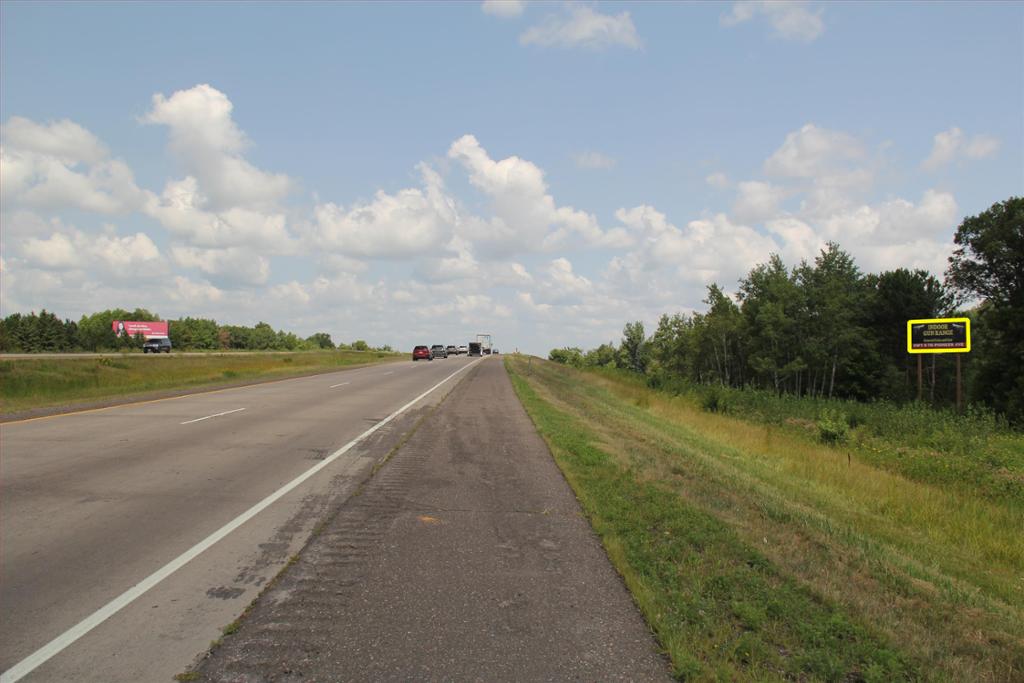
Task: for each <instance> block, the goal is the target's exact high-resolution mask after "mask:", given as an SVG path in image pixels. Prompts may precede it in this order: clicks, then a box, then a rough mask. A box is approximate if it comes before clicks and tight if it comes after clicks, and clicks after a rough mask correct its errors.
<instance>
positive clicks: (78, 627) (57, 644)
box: [0, 359, 483, 683]
mask: <svg viewBox="0 0 1024 683" xmlns="http://www.w3.org/2000/svg"><path fill="white" fill-rule="evenodd" d="M481 360H483V359H481ZM479 362H480V361H475V362H473V363H469V364H468V365H464V366H462V367H461V368H459V369H458V370H456V371H455V372H453V373H452V374H450V375H448V376H447V377H445V378H444V379H443V380H441V381H440V382H438V383H437V384H435V385H434V386H432V387H430V388H429V389H427V390H426V391H424V392H423V393H422V394H420V395H419V396H417V397H416V398H414V399H413V400H411V401H409V402H408V403H406V404H405V405H404V406H402V407H401V408H399V409H398V410H396V411H395V412H393V413H391V414H390V415H388V416H387V417H386V418H384V419H383V420H381V421H380V422H378V423H377V424H375V425H374V426H372V427H370V428H369V429H367V430H366V431H365V432H363V433H362V434H360V435H359V436H357V437H356V438H354V439H352V440H351V441H349V442H348V443H347V444H345V445H344V446H342V447H341V448H339V449H338V450H336V451H334V452H333V453H331V454H330V455H329V456H327V457H326V458H324V459H323V460H321V461H320V462H319V463H317V464H316V465H314V466H313V467H311V468H309V469H308V470H306V471H305V472H303V473H302V474H300V475H299V476H298V477H296V478H295V479H292V480H291V481H290V482H288V483H287V484H285V485H284V486H282V487H281V488H279V489H278V490H277V491H274V492H273V493H271V494H270V495H269V496H267V497H266V498H264V499H263V500H261V501H260V502H258V503H256V504H255V505H253V506H252V507H251V508H249V509H248V510H246V511H245V512H243V513H242V514H240V515H239V516H237V517H235V518H234V519H233V520H231V521H230V522H228V523H227V524H225V525H224V526H222V527H221V528H220V529H217V531H214V532H213V533H212V534H210V535H209V536H207V537H206V538H204V539H203V540H201V541H200V542H199V543H196V544H195V545H194V546H192V547H191V548H189V549H188V550H186V551H185V552H183V553H182V554H181V555H178V556H177V557H176V558H174V559H173V560H171V561H170V562H168V563H167V564H165V565H164V566H163V567H161V568H160V569H158V570H156V571H155V572H153V573H152V574H150V575H149V576H147V577H146V578H144V579H143V580H142V581H139V582H138V583H137V584H135V585H134V586H132V587H131V588H129V589H128V590H126V591H125V592H124V593H121V594H120V595H119V596H117V597H116V598H114V599H113V600H111V601H110V602H108V603H107V604H106V605H104V606H103V607H101V608H99V609H98V610H96V611H95V612H93V613H92V614H90V615H89V616H88V617H86V618H85V619H83V620H82V621H80V622H78V623H77V624H75V625H74V626H72V627H71V628H69V629H68V630H67V631H65V632H64V633H62V634H60V635H59V636H57V637H56V638H54V639H53V640H51V641H50V642H49V643H47V644H46V645H44V646H42V647H41V648H39V649H38V650H36V651H35V652H33V653H32V654H30V655H29V656H28V657H25V659H23V660H21V661H20V662H18V663H17V664H15V665H14V666H12V667H11V668H10V669H8V670H7V671H4V672H3V673H2V674H0V683H14V682H15V681H18V680H21V679H22V678H23V677H25V676H27V675H28V674H30V673H32V672H33V671H34V670H35V669H37V668H38V667H39V666H41V665H42V664H44V663H46V661H47V660H49V659H50V658H52V657H53V656H55V655H57V654H58V653H60V652H61V650H64V649H65V648H66V647H68V646H69V645H71V644H72V643H74V642H75V641H76V640H78V639H79V638H81V637H82V636H84V635H85V634H87V633H88V632H89V631H91V630H93V629H94V628H96V627H97V626H99V625H100V624H102V623H103V622H104V621H106V620H107V619H109V618H110V617H112V616H114V615H115V614H117V613H118V612H120V611H121V610H122V609H124V608H125V607H127V606H128V605H130V604H131V603H132V602H134V601H135V600H136V598H138V597H139V596H141V595H142V594H143V593H145V592H146V591H148V590H149V589H150V588H152V587H154V586H156V585H157V584H158V583H160V582H161V581H163V580H164V579H166V578H167V577H168V576H170V575H171V574H173V573H174V572H176V571H178V570H179V569H181V568H182V567H184V566H185V565H186V564H188V563H189V562H191V561H192V560H193V559H195V558H196V557H197V556H199V555H200V554H201V553H202V552H203V551H205V550H207V549H208V548H210V547H211V546H213V545H214V544H215V543H217V542H218V541H220V540H221V539H222V538H224V537H225V536H227V535H228V534H230V533H231V532H232V531H234V530H235V529H237V528H238V527H240V526H242V525H243V524H245V523H246V522H248V521H249V520H250V519H252V518H253V517H255V516H256V515H258V514H259V513H260V512H262V511H263V510H264V509H266V508H267V507H269V506H270V505H272V504H273V503H275V502H276V501H277V500H278V499H280V498H281V497H282V496H284V495H286V494H287V493H289V492H290V491H291V490H292V489H294V488H295V487H297V486H299V485H300V484H302V483H303V482H304V481H306V480H307V479H309V478H310V477H312V476H313V475H314V474H316V473H317V472H319V471H320V470H322V469H323V468H325V467H327V466H328V465H330V464H331V463H332V462H334V461H335V460H337V459H338V458H339V457H341V456H342V455H344V454H345V453H347V452H348V451H349V450H351V449H352V447H353V446H355V445H356V444H358V443H359V442H360V441H362V440H363V439H365V438H366V437H368V436H370V435H371V434H373V433H374V432H375V431H377V430H378V429H380V428H381V427H383V426H384V425H386V424H387V423H389V422H391V421H392V420H393V419H395V418H396V417H398V416H399V415H401V414H402V413H404V412H405V411H406V410H408V409H409V408H411V407H412V406H413V405H415V404H416V403H418V402H419V401H421V400H422V399H424V398H426V396H428V395H429V394H430V393H431V392H433V391H434V390H435V389H437V388H438V387H440V386H441V385H442V384H444V383H445V382H447V381H448V380H450V379H451V378H452V377H454V376H455V375H457V374H459V373H460V372H462V371H463V370H466V369H468V368H471V367H473V366H474V365H476V364H477V363H479Z"/></svg>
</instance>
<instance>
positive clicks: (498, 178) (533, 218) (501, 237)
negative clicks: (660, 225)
mask: <svg viewBox="0 0 1024 683" xmlns="http://www.w3.org/2000/svg"><path fill="white" fill-rule="evenodd" d="M448 156H449V157H450V158H452V159H455V160H457V161H458V162H459V163H461V164H462V166H463V167H464V168H465V169H466V171H467V172H468V173H469V181H470V183H471V184H472V185H473V186H474V187H476V188H478V189H480V190H481V191H482V192H484V193H485V194H486V195H487V196H489V197H490V198H491V200H492V202H493V209H494V214H495V215H494V217H493V218H491V219H490V220H486V219H480V218H472V217H470V218H468V219H467V220H464V221H462V222H461V223H460V234H461V235H462V236H463V237H465V238H466V239H470V240H473V241H486V242H488V243H489V247H490V249H491V250H492V251H495V252H497V253H511V252H514V251H523V250H526V251H528V250H537V249H552V248H556V247H557V246H559V245H561V244H565V243H566V241H567V240H569V239H570V238H574V239H579V240H580V242H581V243H582V244H583V245H587V246H608V247H618V246H623V245H625V244H628V236H627V235H626V234H625V232H624V231H621V230H618V231H611V232H608V233H605V232H604V231H602V230H601V227H600V226H599V225H598V223H597V219H596V218H595V217H594V216H593V215H592V214H589V213H586V212H584V211H578V210H577V209H574V208H573V207H570V206H557V205H556V204H555V200H554V198H553V197H552V196H551V195H550V194H548V193H547V183H546V182H545V181H544V172H543V171H542V170H541V169H540V168H539V167H538V166H537V165H536V164H533V163H531V162H529V161H526V160H525V159H521V158H519V157H515V156H511V157H507V158H505V159H502V160H501V161H495V160H493V159H491V157H490V156H489V155H488V154H487V151H486V150H485V149H484V148H483V147H481V146H480V143H479V142H477V139H476V138H475V137H473V136H472V135H464V136H462V137H461V138H459V139H458V140H456V141H455V142H453V143H452V145H451V147H450V148H449V150H448Z"/></svg>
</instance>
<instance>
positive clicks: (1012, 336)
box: [946, 197, 1024, 423]
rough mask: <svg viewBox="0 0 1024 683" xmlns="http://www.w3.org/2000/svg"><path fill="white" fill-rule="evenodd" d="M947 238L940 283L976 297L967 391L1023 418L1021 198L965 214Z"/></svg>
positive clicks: (1023, 207) (1023, 245)
mask: <svg viewBox="0 0 1024 683" xmlns="http://www.w3.org/2000/svg"><path fill="white" fill-rule="evenodd" d="M953 241H954V242H955V244H956V245H957V248H956V250H955V251H954V252H953V255H952V256H951V257H950V259H949V268H948V269H947V271H946V284H947V285H948V286H949V287H950V288H952V289H953V291H954V292H955V293H956V294H957V295H958V296H959V298H960V300H961V301H970V300H976V299H982V303H981V305H980V306H979V307H978V309H977V317H978V323H979V324H978V328H977V329H976V330H975V333H976V335H977V337H978V342H975V343H974V344H973V346H974V347H975V348H974V351H973V353H974V354H975V355H976V358H975V365H976V368H975V381H973V382H972V386H971V388H970V394H971V396H972V397H973V398H975V399H977V400H981V401H983V402H985V403H987V404H989V405H990V406H992V407H993V408H995V409H996V410H998V411H1000V412H1003V413H1005V414H1006V415H1007V417H1009V418H1010V419H1011V420H1013V421H1015V422H1018V423H1020V422H1024V198H1022V197H1011V198H1010V199H1007V200H1006V201H1004V202H998V203H996V204H993V205H992V206H991V207H990V208H989V209H988V210H987V211H984V212H982V213H980V214H978V215H977V216H969V217H967V218H965V219H964V220H963V222H962V223H961V224H960V226H959V227H958V228H957V231H956V235H955V236H954V238H953ZM982 335H984V336H983V337H982Z"/></svg>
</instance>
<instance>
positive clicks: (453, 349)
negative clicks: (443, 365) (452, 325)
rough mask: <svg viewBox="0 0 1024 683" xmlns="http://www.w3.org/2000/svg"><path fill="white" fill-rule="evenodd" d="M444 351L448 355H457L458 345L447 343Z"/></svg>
mask: <svg viewBox="0 0 1024 683" xmlns="http://www.w3.org/2000/svg"><path fill="white" fill-rule="evenodd" d="M445 351H446V352H447V353H448V355H449V356H457V355H459V347H458V346H454V345H452V344H449V345H448V348H446V349H445Z"/></svg>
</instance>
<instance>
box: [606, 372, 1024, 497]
mask: <svg viewBox="0 0 1024 683" xmlns="http://www.w3.org/2000/svg"><path fill="white" fill-rule="evenodd" d="M594 372H597V373H599V374H601V375H602V376H604V377H607V378H609V379H612V380H614V381H617V382H623V383H627V384H628V383H636V384H637V385H641V384H644V383H645V380H644V378H643V377H642V376H641V375H637V374H635V373H630V372H627V371H625V370H615V369H607V368H602V369H600V370H594ZM661 391H663V392H666V393H670V394H673V395H683V396H686V397H689V398H690V399H692V400H693V401H695V402H697V403H698V404H700V405H701V406H702V407H704V408H705V409H706V410H712V411H714V412H720V413H726V414H729V415H732V416H734V417H739V418H742V419H743V420H745V421H749V422H759V423H762V424H767V425H774V426H777V427H780V428H782V429H784V430H788V431H791V432H800V433H804V434H806V435H808V436H812V437H815V438H818V439H819V440H821V439H823V437H827V438H828V439H830V440H834V441H837V445H841V446H843V447H844V448H848V449H849V450H850V451H851V452H853V453H855V454H856V456H857V457H859V458H860V459H861V460H864V461H865V462H870V463H872V464H875V465H878V466H880V467H884V468H886V469H888V470H890V471H893V472H898V473H899V474H902V475H904V476H906V477H908V478H911V479H915V480H917V481H923V482H928V483H934V484H939V485H941V486H943V487H950V486H952V487H955V488H958V489H962V490H964V491H967V492H969V493H972V494H975V495H979V496H981V497H984V498H990V499H998V500H1009V501H1011V502H1012V501H1016V502H1017V503H1019V504H1021V505H1024V438H1021V434H1020V432H1016V431H1013V430H1012V429H1011V428H1010V427H1009V426H1008V425H1007V424H1006V421H1005V420H1002V419H1000V418H999V417H997V416H996V415H994V414H993V413H991V412H989V411H986V410H985V409H983V408H979V407H974V406H969V407H968V408H967V410H966V412H965V413H964V414H962V415H958V414H956V413H955V412H954V411H952V410H935V409H933V408H930V407H928V406H926V405H922V404H918V403H906V404H895V403H890V402H886V401H876V402H872V403H860V402H857V401H850V400H840V399H823V398H819V399H812V398H807V397H803V398H798V397H795V396H790V395H782V396H777V395H775V394H773V393H772V392H768V391H760V390H750V389H730V388H723V387H717V386H711V387H701V386H692V385H687V384H682V383H680V384H673V383H669V384H666V385H665V386H664V387H661Z"/></svg>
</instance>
